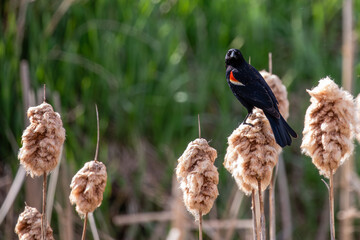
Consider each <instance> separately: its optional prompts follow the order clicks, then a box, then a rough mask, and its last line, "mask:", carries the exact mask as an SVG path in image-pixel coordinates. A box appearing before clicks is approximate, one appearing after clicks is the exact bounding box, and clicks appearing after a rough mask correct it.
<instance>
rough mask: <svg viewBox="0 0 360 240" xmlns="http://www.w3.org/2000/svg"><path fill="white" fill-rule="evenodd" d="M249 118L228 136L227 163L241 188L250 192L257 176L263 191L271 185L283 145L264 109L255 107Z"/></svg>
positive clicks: (254, 185) (256, 186)
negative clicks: (279, 142)
mask: <svg viewBox="0 0 360 240" xmlns="http://www.w3.org/2000/svg"><path fill="white" fill-rule="evenodd" d="M247 122H248V123H249V124H241V125H240V126H239V127H238V128H237V129H235V130H234V131H233V133H232V134H231V135H230V136H229V138H228V148H227V151H226V155H225V161H224V166H225V168H226V169H227V170H228V171H229V172H230V173H231V174H232V176H233V177H234V178H235V180H236V183H237V184H238V186H239V188H240V189H241V190H242V191H243V192H244V193H245V194H247V195H250V194H251V191H252V189H253V188H254V189H257V188H258V180H260V181H261V187H262V189H261V190H262V191H263V190H265V189H266V188H267V187H268V185H269V183H270V181H271V176H272V170H273V168H274V166H275V165H276V162H277V160H278V153H279V152H280V150H281V148H280V146H278V145H277V144H276V142H275V138H274V135H273V132H272V130H271V127H270V124H269V122H268V120H267V119H266V117H265V115H264V113H263V112H262V110H260V109H258V108H255V109H254V110H253V114H252V115H251V116H250V117H249V118H248V120H247Z"/></svg>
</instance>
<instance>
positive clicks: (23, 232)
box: [15, 206, 54, 240]
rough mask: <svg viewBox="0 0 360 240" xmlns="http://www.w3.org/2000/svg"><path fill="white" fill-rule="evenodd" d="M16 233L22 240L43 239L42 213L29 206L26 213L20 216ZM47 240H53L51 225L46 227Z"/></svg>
mask: <svg viewBox="0 0 360 240" xmlns="http://www.w3.org/2000/svg"><path fill="white" fill-rule="evenodd" d="M15 233H16V234H17V235H18V237H19V239H20V240H37V239H39V240H40V239H41V213H40V212H39V211H38V210H37V209H36V208H32V207H29V206H26V207H25V210H24V212H22V213H21V214H20V216H19V219H18V221H17V224H16V226H15ZM45 239H46V240H52V239H54V237H53V231H52V229H51V227H50V226H49V224H47V226H46V235H45Z"/></svg>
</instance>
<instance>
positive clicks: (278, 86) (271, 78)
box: [260, 70, 289, 120]
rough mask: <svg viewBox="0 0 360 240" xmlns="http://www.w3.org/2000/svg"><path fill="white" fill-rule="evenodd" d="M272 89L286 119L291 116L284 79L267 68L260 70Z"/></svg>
mask: <svg viewBox="0 0 360 240" xmlns="http://www.w3.org/2000/svg"><path fill="white" fill-rule="evenodd" d="M260 74H261V75H262V76H263V78H264V79H265V81H266V82H267V84H268V85H269V87H270V88H271V90H272V91H273V93H274V95H275V97H276V99H277V100H278V102H279V111H280V113H281V115H282V116H283V118H284V119H285V120H286V119H287V118H288V117H289V100H288V98H287V91H286V87H285V86H284V85H283V84H282V81H281V80H280V78H279V77H278V76H276V75H275V74H270V73H268V72H267V71H265V70H262V71H260Z"/></svg>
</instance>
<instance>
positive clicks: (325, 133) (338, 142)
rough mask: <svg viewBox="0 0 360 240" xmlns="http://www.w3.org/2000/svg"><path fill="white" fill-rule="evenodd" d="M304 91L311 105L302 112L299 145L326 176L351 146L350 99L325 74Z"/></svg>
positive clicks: (352, 112)
mask: <svg viewBox="0 0 360 240" xmlns="http://www.w3.org/2000/svg"><path fill="white" fill-rule="evenodd" d="M307 92H308V93H309V94H310V96H311V98H310V102H311V105H310V106H309V108H308V109H307V111H306V115H305V124H304V125H305V126H304V130H303V142H302V145H301V149H302V151H303V153H305V154H306V155H308V156H310V157H311V158H312V162H313V163H314V164H315V166H316V167H317V168H318V169H319V171H320V174H322V175H324V176H326V177H329V176H330V172H331V171H332V173H335V171H336V170H337V168H338V167H339V166H340V165H341V164H342V163H343V162H344V161H345V160H346V159H347V158H348V157H349V156H350V155H351V154H352V152H353V149H354V143H353V135H354V134H353V133H354V125H355V120H354V119H355V116H354V113H355V104H354V100H353V97H352V95H351V94H350V93H348V92H347V91H344V90H342V89H340V88H339V87H338V86H337V85H336V84H335V83H334V82H333V80H331V79H330V78H329V77H326V78H324V79H321V80H320V81H319V85H318V86H317V87H315V88H313V89H312V90H307Z"/></svg>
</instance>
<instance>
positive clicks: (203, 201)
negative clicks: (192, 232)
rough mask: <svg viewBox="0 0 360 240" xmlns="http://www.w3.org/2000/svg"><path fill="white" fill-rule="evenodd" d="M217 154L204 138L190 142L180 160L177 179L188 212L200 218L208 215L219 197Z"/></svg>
mask: <svg viewBox="0 0 360 240" xmlns="http://www.w3.org/2000/svg"><path fill="white" fill-rule="evenodd" d="M216 157H217V152H216V150H215V149H214V148H212V147H210V146H209V144H208V142H207V141H206V140H205V139H203V138H198V139H195V140H194V141H192V142H190V143H189V145H188V146H187V148H186V150H185V152H184V153H183V154H182V156H181V157H180V158H179V159H178V166H177V167H176V175H177V179H178V181H179V183H180V188H181V190H182V191H183V194H184V203H185V206H186V208H187V210H188V211H189V212H190V213H191V214H192V215H194V217H195V219H198V218H199V212H201V214H202V215H205V214H207V213H208V212H209V211H210V209H211V208H212V206H213V204H214V201H215V199H216V198H217V196H218V195H219V192H218V189H217V184H218V183H219V173H218V171H217V168H216V167H215V166H214V162H215V158H216Z"/></svg>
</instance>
